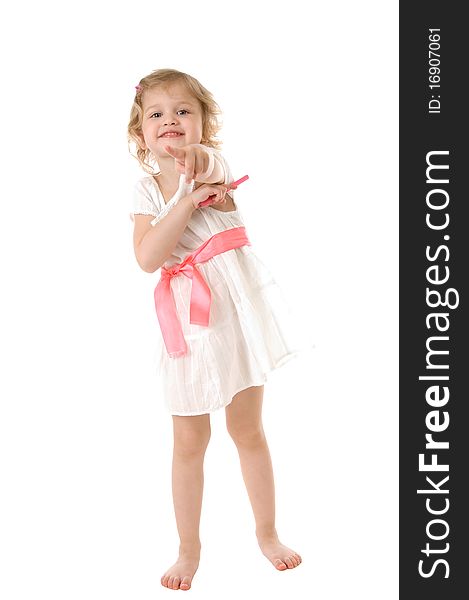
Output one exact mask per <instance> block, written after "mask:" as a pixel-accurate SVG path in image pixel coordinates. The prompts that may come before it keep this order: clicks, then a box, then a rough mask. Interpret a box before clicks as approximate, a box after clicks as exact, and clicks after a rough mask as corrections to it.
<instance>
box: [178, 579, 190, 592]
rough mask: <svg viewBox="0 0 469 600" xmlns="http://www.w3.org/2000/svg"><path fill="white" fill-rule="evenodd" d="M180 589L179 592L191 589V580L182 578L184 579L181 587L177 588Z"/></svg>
mask: <svg viewBox="0 0 469 600" xmlns="http://www.w3.org/2000/svg"><path fill="white" fill-rule="evenodd" d="M179 587H180V588H181V590H188V589H190V587H191V578H190V577H184V579H183V580H182V582H181V585H180V586H179Z"/></svg>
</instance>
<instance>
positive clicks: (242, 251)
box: [128, 69, 301, 590]
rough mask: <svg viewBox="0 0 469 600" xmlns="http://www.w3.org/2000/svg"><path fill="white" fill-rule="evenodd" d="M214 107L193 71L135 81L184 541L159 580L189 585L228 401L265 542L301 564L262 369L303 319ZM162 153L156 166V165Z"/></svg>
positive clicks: (142, 234)
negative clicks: (250, 232)
mask: <svg viewBox="0 0 469 600" xmlns="http://www.w3.org/2000/svg"><path fill="white" fill-rule="evenodd" d="M218 114H220V110H219V107H218V105H217V104H216V102H215V101H214V100H213V97H212V94H211V93H210V92H209V91H208V90H207V89H206V88H205V87H204V86H203V85H201V84H200V83H199V81H197V79H195V78H194V77H191V76H190V75H188V74H186V73H183V72H180V71H176V70H173V69H159V70H157V71H153V72H152V73H151V74H149V75H147V76H146V77H144V78H143V79H141V81H140V83H139V84H138V85H137V86H136V94H135V98H134V102H133V106H132V110H131V113H130V122H129V125H128V139H129V143H135V146H136V149H137V153H136V158H137V159H138V161H139V163H140V165H141V167H142V168H143V170H144V171H145V172H146V173H147V174H148V175H147V176H144V177H142V178H141V179H140V180H139V181H138V182H137V184H136V186H135V190H134V198H133V215H135V216H134V217H133V220H134V234H133V244H134V250H135V257H136V259H137V262H138V264H139V266H140V267H141V268H142V269H143V270H144V271H145V272H147V273H154V272H155V271H157V270H158V269H160V268H161V279H160V281H159V283H158V285H157V286H156V289H155V309H156V313H157V318H158V321H159V325H160V330H161V336H160V338H159V342H160V346H159V348H160V352H159V359H158V372H159V375H160V377H161V379H162V382H163V386H164V397H165V402H166V407H167V409H168V410H169V412H170V414H171V415H172V418H173V434H174V451H173V467H172V479H173V482H172V483H173V485H172V489H173V500H174V510H175V515H176V522H177V528H178V533H179V538H180V546H179V558H178V560H177V561H176V563H175V564H174V565H173V566H172V567H170V568H169V569H168V570H167V571H166V573H165V574H164V575H163V576H162V578H161V583H162V585H163V586H165V587H168V588H171V589H182V590H187V589H189V588H190V587H191V582H192V578H193V576H194V574H195V572H196V570H197V568H198V565H199V557H200V548H201V544H200V538H199V522H200V512H201V503H202V490H203V461H204V454H205V450H206V448H207V445H208V442H209V439H210V413H211V412H213V411H215V410H218V409H220V408H222V407H225V411H226V424H227V429H228V432H229V434H230V436H231V437H232V438H233V440H234V442H235V444H236V446H237V450H238V453H239V458H240V463H241V470H242V474H243V478H244V481H245V484H246V488H247V492H248V495H249V499H250V501H251V504H252V509H253V512H254V518H255V523H256V536H257V540H258V543H259V546H260V549H261V551H262V552H263V554H264V555H265V556H266V557H267V558H268V559H269V560H270V561H271V562H272V564H273V565H274V566H275V567H276V568H277V569H278V570H280V571H282V570H285V569H293V568H294V567H297V566H298V565H299V564H300V563H301V557H300V555H299V554H298V553H297V552H295V551H294V550H292V549H290V548H288V547H287V546H284V545H283V544H282V543H281V542H280V540H279V538H278V535H277V531H276V528H275V498H274V479H273V472H272V464H271V459H270V453H269V448H268V445H267V441H266V437H265V433H264V429H263V425H262V400H263V393H264V383H265V381H266V374H267V373H269V372H270V371H272V370H273V369H276V368H277V367H279V366H280V365H282V364H284V363H285V362H286V361H287V360H289V359H290V358H292V357H293V356H296V355H297V354H298V352H299V347H296V346H295V345H294V344H293V345H292V340H293V334H294V331H295V328H294V327H290V322H289V318H290V314H289V310H288V306H287V304H286V302H285V301H284V299H283V296H282V293H281V291H280V288H279V286H278V285H277V283H276V282H275V280H274V279H273V278H272V275H271V274H270V272H269V271H268V270H267V268H266V267H265V266H264V264H263V263H262V262H261V261H260V260H259V259H258V258H257V257H256V255H255V254H254V253H253V251H252V250H251V242H250V240H249V238H248V237H247V232H246V229H245V227H244V223H243V219H242V216H241V213H240V210H239V207H238V206H237V204H236V203H235V201H234V193H233V191H232V190H231V191H229V189H230V184H232V183H233V182H234V178H233V176H232V174H231V171H230V168H229V166H228V163H227V162H226V160H225V158H224V156H223V155H222V154H221V153H220V151H219V145H220V143H219V142H218V141H217V140H216V139H215V136H216V134H217V132H218V130H219V129H220V125H219V124H218V120H217V115H218ZM155 161H156V162H157V165H158V172H156V173H154V171H153V170H152V165H151V164H150V163H154V162H155ZM239 176H241V174H240V175H239ZM244 185H248V184H244ZM234 187H236V185H235V186H234ZM240 193H241V194H242V189H241V192H240ZM157 329H158V328H157Z"/></svg>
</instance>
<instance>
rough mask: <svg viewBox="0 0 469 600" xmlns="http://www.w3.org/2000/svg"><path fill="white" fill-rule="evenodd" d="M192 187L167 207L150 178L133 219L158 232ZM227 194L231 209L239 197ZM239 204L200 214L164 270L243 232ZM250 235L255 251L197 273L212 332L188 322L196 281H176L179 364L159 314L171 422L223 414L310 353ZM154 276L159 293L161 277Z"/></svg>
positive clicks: (159, 358)
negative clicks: (228, 233) (213, 241)
mask: <svg viewBox="0 0 469 600" xmlns="http://www.w3.org/2000/svg"><path fill="white" fill-rule="evenodd" d="M208 149H209V150H211V151H212V152H213V153H214V154H215V156H216V157H217V158H218V159H219V160H220V161H221V163H222V164H223V166H224V169H225V182H226V183H231V182H232V181H234V178H233V176H232V174H231V171H230V168H229V165H228V163H227V162H226V160H225V158H224V157H223V155H222V154H221V153H220V152H219V151H218V150H214V149H212V148H208ZM243 185H247V184H241V186H240V189H241V191H240V193H241V194H242V193H243V191H242V186H243ZM193 187H194V183H193V182H192V183H190V184H187V183H186V182H185V176H184V175H181V176H180V179H179V188H178V190H177V192H176V194H175V195H174V196H173V197H172V198H171V199H170V200H169V202H168V203H167V204H165V201H164V199H163V196H162V194H161V191H160V190H159V188H158V185H157V183H156V181H155V180H154V179H153V177H152V176H150V175H149V176H145V177H142V178H141V179H140V180H139V181H138V182H137V184H136V185H135V188H134V196H133V207H132V209H133V210H132V212H133V213H134V214H144V215H154V216H155V219H153V221H152V224H153V225H154V224H156V223H157V222H158V221H160V220H161V219H163V218H164V217H165V216H166V215H167V214H168V212H169V211H170V210H171V209H172V208H173V207H174V206H175V205H176V204H177V202H178V201H179V200H180V199H181V198H182V197H184V196H185V195H187V194H188V193H190V192H191V191H192V189H193ZM229 194H230V195H231V197H232V198H233V201H234V194H235V192H234V191H233V190H231V191H230V192H229ZM234 204H235V207H236V209H235V210H234V211H229V212H222V211H220V210H217V209H215V208H213V207H211V206H205V207H202V208H198V209H197V210H195V211H194V212H193V214H192V217H191V219H190V221H189V222H188V224H187V227H186V229H185V230H184V232H183V234H182V236H181V238H180V240H179V242H178V244H177V246H176V248H175V249H174V251H173V254H172V255H171V257H170V258H169V259H168V260H167V261H166V262H165V263H164V266H165V267H166V268H169V267H170V266H172V265H174V264H176V263H180V262H181V261H182V260H184V258H185V257H186V256H187V255H188V254H190V253H191V252H193V251H194V250H196V249H197V248H198V247H199V246H200V245H201V244H203V243H204V242H205V241H206V240H207V239H209V238H210V237H211V236H212V235H214V234H216V233H219V232H221V231H224V230H225V229H230V228H233V227H242V226H245V224H244V223H243V220H242V216H241V213H240V210H239V207H238V206H237V204H236V202H235V201H234ZM246 233H247V236H248V238H249V241H250V242H251V244H252V245H251V246H242V247H241V248H234V249H232V250H228V251H226V252H223V253H221V254H218V255H217V256H214V257H212V258H210V259H209V260H208V261H206V262H204V263H199V264H198V265H197V267H196V268H198V269H199V271H200V273H201V274H202V276H203V277H204V279H205V281H206V282H207V284H208V286H209V288H210V291H211V298H212V300H211V306H210V320H209V326H208V327H204V326H202V325H195V324H191V323H190V322H189V305H190V295H191V285H192V282H191V280H190V279H189V278H188V277H185V276H184V275H182V274H181V275H179V276H177V277H172V278H171V289H172V293H173V296H174V300H175V305H176V309H177V313H178V318H179V320H180V323H181V328H182V331H183V334H184V338H185V340H186V344H187V354H185V355H184V356H180V357H178V358H171V357H170V356H169V355H168V353H167V351H166V347H165V345H164V342H163V336H162V334H161V330H160V327H159V323H158V319H157V316H156V310H155V333H156V337H157V343H158V346H157V353H156V369H157V373H158V375H159V376H160V379H161V383H162V384H163V388H162V389H163V392H164V401H165V404H166V408H167V409H168V410H169V412H170V413H171V414H172V415H201V414H205V413H210V412H213V411H215V410H218V409H220V408H222V407H224V406H226V405H227V404H229V403H230V402H231V400H232V398H233V396H234V395H235V394H236V393H237V392H239V391H241V390H243V389H245V388H248V387H250V386H260V385H263V384H264V383H265V382H266V381H267V377H266V375H267V373H269V372H270V371H272V370H273V369H276V368H277V367H280V366H281V365H283V364H284V363H285V362H287V361H288V360H289V359H290V358H293V357H294V356H297V355H298V354H299V353H300V352H301V351H302V350H304V349H306V347H307V346H306V345H305V339H304V338H302V336H301V333H300V330H299V322H298V321H296V318H295V317H294V315H293V312H292V310H291V307H290V306H289V305H288V303H287V301H286V299H285V297H284V295H283V293H282V290H281V288H280V287H279V285H278V284H277V283H276V281H275V280H274V278H273V277H272V275H271V273H270V272H269V270H268V269H267V268H266V266H265V265H264V264H263V263H262V262H261V261H260V259H259V258H258V257H257V256H256V254H255V253H254V252H253V250H252V247H253V246H254V245H255V234H254V233H253V235H252V236H250V232H249V229H248V228H247V227H246ZM157 275H158V276H157V277H155V286H156V284H157V282H158V281H159V276H160V271H157Z"/></svg>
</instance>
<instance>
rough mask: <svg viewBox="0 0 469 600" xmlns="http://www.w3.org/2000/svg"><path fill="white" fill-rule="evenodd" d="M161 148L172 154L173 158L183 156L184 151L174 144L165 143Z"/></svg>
mask: <svg viewBox="0 0 469 600" xmlns="http://www.w3.org/2000/svg"><path fill="white" fill-rule="evenodd" d="M163 148H164V149H165V150H166V152H167V153H168V154H170V155H171V156H174V158H179V159H181V158H184V156H185V154H186V152H185V150H183V149H182V148H175V147H174V146H169V145H165V146H163Z"/></svg>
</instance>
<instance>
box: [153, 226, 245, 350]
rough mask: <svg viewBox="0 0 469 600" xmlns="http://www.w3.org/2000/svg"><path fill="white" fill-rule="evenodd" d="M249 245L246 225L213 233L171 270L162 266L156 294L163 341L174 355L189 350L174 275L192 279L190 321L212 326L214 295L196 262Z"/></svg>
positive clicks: (157, 312)
mask: <svg viewBox="0 0 469 600" xmlns="http://www.w3.org/2000/svg"><path fill="white" fill-rule="evenodd" d="M245 245H248V246H250V245H251V243H250V241H249V239H248V237H247V235H246V229H245V227H233V228H231V229H226V230H225V231H221V232H220V233H216V234H215V235H213V236H212V237H211V238H209V239H208V240H207V241H206V242H204V243H203V244H202V245H201V246H200V247H199V248H197V250H195V251H194V252H192V253H191V254H189V255H188V256H186V258H185V259H184V260H183V261H182V262H181V263H179V264H177V265H174V266H172V267H170V268H169V269H166V268H165V267H162V268H161V278H160V280H159V282H158V285H157V286H156V288H155V294H154V296H155V308H156V314H157V317H158V321H159V323H160V327H161V333H162V334H163V340H164V343H165V346H166V349H167V351H168V354H169V356H170V357H171V358H177V357H178V356H183V355H184V354H186V352H187V346H186V341H185V339H184V335H183V333H182V328H181V324H180V322H179V319H178V315H177V311H176V305H175V302H174V297H173V293H172V289H171V279H172V277H177V276H178V275H179V274H180V273H182V274H183V275H185V276H186V277H188V278H189V279H191V280H192V289H191V300H190V323H192V324H195V325H202V326H204V327H208V324H209V317H210V304H211V301H212V295H211V293H210V288H209V287H208V285H207V283H206V281H205V280H204V278H203V277H202V274H201V273H200V272H199V270H198V269H197V268H196V266H195V265H196V264H197V263H202V262H205V261H207V260H209V259H210V258H212V257H213V256H216V255H217V254H221V253H222V252H226V251H227V250H232V249H233V248H239V247H241V246H245Z"/></svg>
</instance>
